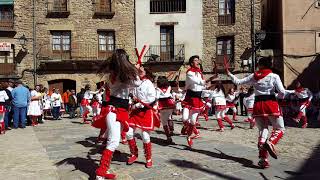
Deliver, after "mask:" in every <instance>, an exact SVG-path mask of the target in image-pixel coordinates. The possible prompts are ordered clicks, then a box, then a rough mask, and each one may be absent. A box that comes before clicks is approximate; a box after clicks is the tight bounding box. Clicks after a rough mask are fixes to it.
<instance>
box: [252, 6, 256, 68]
mask: <svg viewBox="0 0 320 180" xmlns="http://www.w3.org/2000/svg"><path fill="white" fill-rule="evenodd" d="M254 4H255V2H254V0H251V50H252V51H251V59H252V72H254V71H255V68H256V67H255V66H256V61H255V60H256V47H255V44H256V40H255V34H256V33H255V24H254V23H255V18H254V16H255V12H254Z"/></svg>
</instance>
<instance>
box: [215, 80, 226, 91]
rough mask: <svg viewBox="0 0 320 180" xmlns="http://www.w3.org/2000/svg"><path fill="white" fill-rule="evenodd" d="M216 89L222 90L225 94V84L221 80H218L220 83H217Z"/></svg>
mask: <svg viewBox="0 0 320 180" xmlns="http://www.w3.org/2000/svg"><path fill="white" fill-rule="evenodd" d="M215 89H216V90H217V91H220V90H222V92H223V94H225V89H224V86H223V85H222V83H221V82H218V83H217V84H216V87H215Z"/></svg>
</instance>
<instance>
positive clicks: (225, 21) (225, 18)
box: [218, 14, 235, 26]
mask: <svg viewBox="0 0 320 180" xmlns="http://www.w3.org/2000/svg"><path fill="white" fill-rule="evenodd" d="M234 23H235V15H234V14H226V15H219V16H218V25H219V26H228V25H234Z"/></svg>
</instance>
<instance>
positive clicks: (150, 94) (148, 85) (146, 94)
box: [133, 79, 156, 108]
mask: <svg viewBox="0 0 320 180" xmlns="http://www.w3.org/2000/svg"><path fill="white" fill-rule="evenodd" d="M133 95H134V96H135V97H137V98H138V99H139V100H141V101H142V102H143V103H146V104H150V103H153V102H154V101H155V100H156V88H155V87H154V85H153V83H152V82H151V81H150V80H149V79H144V80H142V83H141V84H140V86H138V87H136V88H135V89H134V93H133ZM135 106H136V107H137V108H143V107H144V106H143V105H142V104H140V103H137V104H136V105H135Z"/></svg>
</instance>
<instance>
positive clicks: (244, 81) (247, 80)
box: [228, 72, 254, 85]
mask: <svg viewBox="0 0 320 180" xmlns="http://www.w3.org/2000/svg"><path fill="white" fill-rule="evenodd" d="M228 75H229V76H230V78H231V80H232V82H233V83H234V84H236V85H241V84H248V83H251V82H253V81H254V78H253V74H251V75H249V76H247V77H245V78H243V79H239V78H237V77H236V76H235V75H233V74H232V73H231V72H228Z"/></svg>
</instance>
